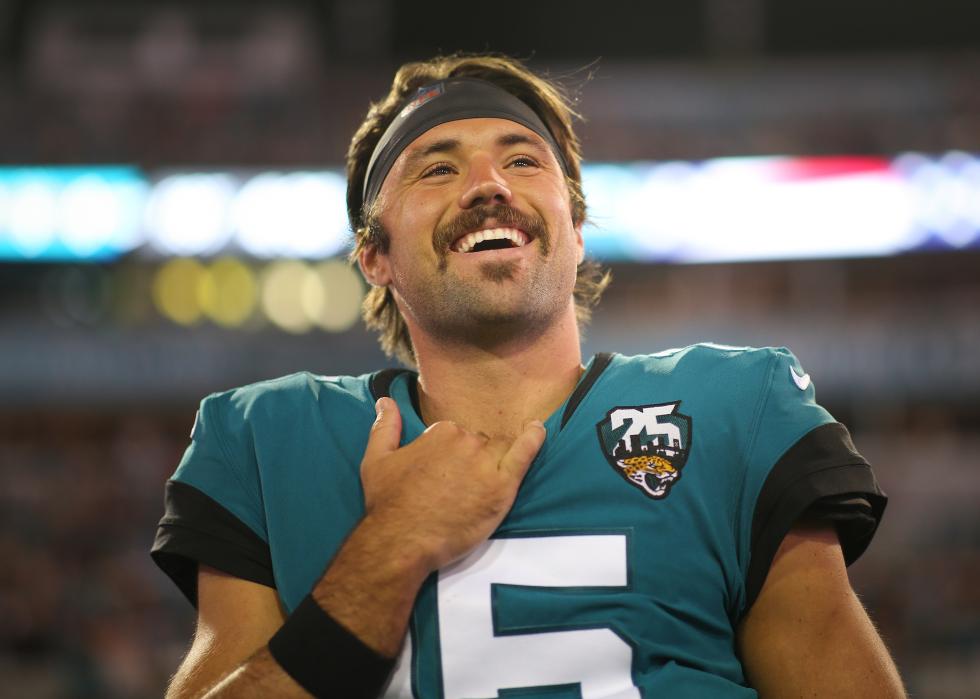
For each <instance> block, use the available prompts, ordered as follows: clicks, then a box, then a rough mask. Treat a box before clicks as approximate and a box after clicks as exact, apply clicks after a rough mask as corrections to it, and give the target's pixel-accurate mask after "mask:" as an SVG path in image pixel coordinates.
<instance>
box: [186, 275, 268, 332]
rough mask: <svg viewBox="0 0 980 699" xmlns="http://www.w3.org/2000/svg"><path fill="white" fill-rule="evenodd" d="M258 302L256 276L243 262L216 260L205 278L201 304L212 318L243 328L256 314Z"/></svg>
mask: <svg viewBox="0 0 980 699" xmlns="http://www.w3.org/2000/svg"><path fill="white" fill-rule="evenodd" d="M257 300H258V285H257V282H256V280H255V275H254V274H253V273H252V270H251V269H250V268H249V267H248V265H246V264H245V263H243V262H241V261H239V260H236V259H232V258H223V259H219V260H216V261H215V262H214V263H212V264H211V265H210V267H209V268H208V269H207V270H206V273H205V274H204V275H203V276H202V277H201V283H200V286H199V287H198V301H199V302H200V305H201V309H202V310H203V311H204V313H205V314H206V315H207V316H208V318H210V319H211V320H213V321H214V322H215V323H217V324H218V325H222V326H224V327H239V326H241V325H242V324H244V323H245V321H247V320H248V319H249V317H250V316H251V315H252V312H253V311H254V310H255V306H256V302H257Z"/></svg>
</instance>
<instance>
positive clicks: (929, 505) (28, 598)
mask: <svg viewBox="0 0 980 699" xmlns="http://www.w3.org/2000/svg"><path fill="white" fill-rule="evenodd" d="M192 419H193V408H192V406H189V407H188V409H187V410H186V411H179V412H160V411H159V410H156V411H153V412H147V413H141V412H140V411H139V410H135V411H127V412H106V413H99V414H88V413H59V412H56V411H45V412H36V413H20V414H4V415H2V416H0V464H2V465H3V468H2V469H0V558H2V560H3V561H4V566H3V568H2V573H0V618H2V619H3V620H4V622H3V623H2V624H0V676H2V677H3V678H4V679H3V684H2V686H0V696H5V697H6V696H9V697H35V698H37V699H45V698H48V697H50V698H52V699H55V698H58V699H60V698H66V699H67V698H74V697H104V698H106V699H114V698H116V697H120V698H122V697H126V698H130V697H134V698H135V697H159V696H161V695H162V693H163V692H164V689H165V687H166V684H167V680H168V677H169V676H170V674H171V673H172V672H173V671H174V670H175V669H176V667H177V665H178V663H179V662H180V659H181V657H182V655H183V653H184V652H186V649H187V647H188V645H189V643H190V639H191V635H192V633H193V623H194V613H193V610H192V608H191V606H190V605H189V604H188V603H187V601H186V600H185V599H184V598H183V597H182V596H181V595H180V593H179V592H178V591H177V589H176V587H175V586H174V585H173V584H172V583H171V582H170V580H169V579H168V578H167V577H166V576H165V575H164V574H163V573H161V572H160V571H159V570H157V569H156V567H155V566H154V564H153V563H152V561H151V560H150V557H149V555H148V551H149V548H150V545H151V543H152V539H153V535H154V530H155V527H156V522H157V520H158V519H159V517H160V516H161V514H162V508H163V502H162V494H163V484H164V481H165V480H166V478H167V477H168V476H169V475H170V474H171V473H172V471H173V469H174V468H175V466H176V464H177V462H178V460H179V458H180V454H181V453H182V450H183V449H184V447H185V446H186V443H187V434H188V431H189V428H190V425H191V422H192ZM855 442H856V443H857V445H858V447H859V449H861V451H862V452H863V453H864V454H865V455H866V456H867V457H868V458H869V460H871V461H872V463H873V464H875V466H876V470H877V474H878V477H879V479H880V481H881V485H882V487H883V489H884V490H885V491H886V492H887V493H888V494H889V496H890V503H889V506H888V511H887V512H886V515H885V518H884V521H883V524H882V526H881V528H880V529H879V532H878V535H877V538H876V540H875V542H873V544H872V546H871V547H870V549H869V550H868V552H867V553H866V554H865V556H864V557H863V558H862V559H861V560H859V561H858V562H857V563H855V564H854V566H852V568H851V576H852V580H853V582H854V585H855V588H856V589H857V591H858V593H859V594H860V596H861V597H862V599H863V601H864V603H865V605H866V606H867V607H868V609H869V611H870V613H871V616H872V617H873V619H874V620H875V621H876V623H877V624H878V626H879V627H880V629H881V631H882V635H883V637H884V638H885V639H886V642H887V643H888V644H889V646H890V647H891V650H892V652H893V653H894V655H895V657H896V659H897V662H898V664H899V667H900V668H901V671H902V673H903V676H904V678H905V680H906V682H907V683H908V686H909V689H910V690H911V692H912V695H913V696H919V697H929V698H930V699H961V698H962V699H966V698H967V697H972V696H975V689H976V687H978V686H980V670H978V668H980V663H978V662H977V661H978V660H980V512H978V511H977V509H976V502H977V501H978V499H980V472H978V471H977V469H976V463H977V460H976V456H977V454H980V437H978V436H977V435H976V433H975V432H974V433H971V432H969V431H966V430H963V429H962V426H958V425H956V424H955V423H954V422H952V421H951V419H950V416H949V415H948V414H945V413H943V412H936V411H932V412H919V413H915V412H908V413H907V414H904V415H901V416H899V417H896V418H894V419H893V420H892V421H891V425H890V426H885V427H879V428H876V429H875V430H874V431H868V432H863V433H862V432H860V431H859V432H857V433H856V434H855Z"/></svg>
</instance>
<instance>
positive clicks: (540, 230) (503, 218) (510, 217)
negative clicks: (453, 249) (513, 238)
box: [432, 204, 551, 257]
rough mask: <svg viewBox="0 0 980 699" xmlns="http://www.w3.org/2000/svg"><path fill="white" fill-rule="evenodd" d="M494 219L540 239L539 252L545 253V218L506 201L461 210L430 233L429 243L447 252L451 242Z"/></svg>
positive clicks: (502, 225)
mask: <svg viewBox="0 0 980 699" xmlns="http://www.w3.org/2000/svg"><path fill="white" fill-rule="evenodd" d="M490 219H493V220H494V221H495V225H496V226H498V227H507V228H519V229H521V230H522V231H524V232H525V233H527V234H528V236H530V237H531V239H533V240H538V241H540V246H541V253H542V254H547V253H548V248H549V247H550V242H551V241H550V238H549V234H548V228H547V226H546V225H545V222H544V219H542V218H541V217H539V216H532V215H530V214H525V213H524V212H523V211H520V210H518V209H515V208H513V207H511V206H508V205H506V204H493V205H481V206H474V207H473V208H472V209H467V210H466V211H463V212H461V213H460V214H459V215H458V216H456V217H455V218H454V219H452V220H451V221H449V222H448V223H446V224H445V225H442V226H439V227H438V228H437V229H436V231H435V233H434V234H433V236H432V246H433V247H434V248H435V251H436V253H437V254H438V255H439V256H440V257H445V256H446V255H447V254H449V248H450V246H451V245H452V244H453V243H454V242H455V241H456V239H457V238H460V237H462V236H464V235H466V234H467V233H471V232H473V231H476V230H479V229H480V228H482V227H483V225H484V224H485V223H486V222H487V221H489V220H490Z"/></svg>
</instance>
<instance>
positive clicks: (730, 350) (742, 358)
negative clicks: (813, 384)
mask: <svg viewBox="0 0 980 699" xmlns="http://www.w3.org/2000/svg"><path fill="white" fill-rule="evenodd" d="M773 355H782V356H785V357H786V358H787V359H789V360H792V354H791V353H790V351H789V350H787V349H786V348H784V347H739V346H734V345H722V344H718V343H715V342H698V343H696V344H693V345H688V346H686V347H675V348H673V349H667V350H663V351H660V352H654V353H653V354H641V355H636V356H632V357H623V360H624V361H625V362H627V363H638V364H640V365H642V366H644V367H645V368H648V369H650V370H654V371H659V372H665V371H673V370H708V369H713V370H721V371H724V370H731V371H739V372H742V371H745V370H746V369H749V368H751V367H752V366H760V367H764V366H768V365H769V362H770V361H771V359H772V357H773Z"/></svg>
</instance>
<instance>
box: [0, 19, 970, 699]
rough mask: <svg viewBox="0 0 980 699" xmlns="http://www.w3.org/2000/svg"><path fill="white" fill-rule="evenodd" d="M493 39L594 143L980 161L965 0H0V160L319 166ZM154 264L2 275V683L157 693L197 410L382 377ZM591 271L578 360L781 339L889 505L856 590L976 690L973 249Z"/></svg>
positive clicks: (915, 667)
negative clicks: (234, 320)
mask: <svg viewBox="0 0 980 699" xmlns="http://www.w3.org/2000/svg"><path fill="white" fill-rule="evenodd" d="M488 49H489V50H493V51H500V52H506V53H509V54H512V55H516V56H518V57H521V58H524V59H527V60H529V62H530V64H531V66H532V67H534V68H535V69H537V70H540V71H546V72H548V73H549V74H550V75H552V76H557V77H560V78H562V79H564V80H565V81H566V82H567V83H568V84H570V85H571V86H572V87H577V88H578V89H579V90H580V96H581V101H580V104H579V106H580V110H581V112H582V113H583V115H584V116H585V117H586V121H585V122H584V123H583V124H582V125H581V126H580V133H581V135H582V137H583V141H584V147H585V153H586V156H587V158H588V159H589V160H591V161H593V162H601V161H619V160H668V159H682V160H698V159H703V158H712V157H718V156H735V155H739V156H744V155H771V154H786V155H825V154H872V155H886V156H887V155H894V154H897V153H902V152H908V151H918V152H922V153H933V154H938V153H943V152H947V151H965V152H973V153H976V152H977V151H978V150H980V148H978V143H980V77H978V76H980V4H978V3H976V2H972V1H969V0H932V1H930V2H922V1H912V2H902V3H896V2H886V1H885V0H851V1H850V2H844V1H843V0H822V1H821V2H817V1H816V0H742V1H739V0H670V1H659V2H647V3H637V2H625V0H604V1H603V2H601V3H597V2H585V1H584V0H570V1H569V0H566V1H563V2H557V1H552V0H538V1H533V0H524V1H523V2H509V1H508V2H497V3H493V4H492V5H484V4H464V3H459V2H448V1H436V0H426V1H416V2H410V3H409V2H401V3H396V2H394V0H359V1H356V0H350V1H346V0H345V1H341V0H336V1H334V2H326V1H324V2H271V0H270V1H267V2H260V1H258V0H253V1H251V2H242V1H240V0H239V1H237V2H200V1H199V2H152V3H151V2H145V1H144V2H136V1H133V0H129V1H127V2H122V1H120V2H94V1H92V0H74V1H72V2H68V1H67V0H64V1H61V2H57V1H54V0H49V1H38V2H25V1H22V0H18V1H15V0H0V163H4V164H13V165H36V164H65V163H77V164H99V163H130V164H135V165H138V166H140V167H141V168H144V169H154V168H178V167H179V168H184V169H194V168H202V169H206V168H231V167H250V168H265V169H275V168H281V169H288V168H298V167H326V166H337V165H340V164H341V162H342V155H343V153H344V151H345V149H346V145H347V141H348V139H349V137H350V134H351V133H352V132H353V130H354V128H355V127H356V126H357V124H358V123H359V121H360V119H361V117H362V116H363V114H364V112H365V111H366V108H367V105H368V102H369V101H370V100H371V99H376V98H378V97H380V96H381V95H382V94H383V93H384V91H385V90H386V88H387V85H388V81H389V80H390V78H391V75H392V72H393V70H394V69H395V67H397V65H398V64H399V63H401V62H402V61H405V60H412V59H419V58H425V57H428V56H430V55H432V54H433V53H435V52H438V51H454V50H475V51H482V50H488ZM708 204H710V203H706V205H708ZM650 215H651V216H656V212H655V211H651V212H650ZM787 235H792V231H787ZM160 262H161V261H160V260H153V259H145V258H140V257H127V258H124V259H121V260H118V261H115V262H112V263H103V264H98V265H76V264H67V263H66V264H41V263H34V264H13V263H5V264H0V560H2V561H3V562H4V564H3V566H2V567H0V571H2V572H0V620H2V621H0V676H2V677H3V681H2V682H0V696H11V697H28V696H29V697H93V696H98V697H144V696H146V697H151V696H160V695H161V694H162V693H163V691H164V688H165V686H166V682H167V679H168V677H169V675H170V674H171V673H172V672H173V670H174V669H175V668H176V666H177V664H178V663H179V661H180V658H181V657H182V654H183V653H184V652H185V650H186V648H187V646H188V644H189V640H190V637H191V633H192V630H193V619H194V616H193V613H192V610H191V608H190V606H189V605H188V604H187V603H186V602H185V601H184V600H182V599H181V598H180V597H179V593H178V592H177V590H176V588H175V587H173V585H172V584H171V583H170V582H169V581H168V580H167V579H166V578H165V576H163V574H162V573H160V572H159V571H157V570H156V569H155V568H154V567H153V565H152V563H151V561H150V559H149V556H148V555H147V551H148V549H149V546H150V543H151V541H152V536H153V532H154V528H155V524H156V521H157V519H158V518H159V516H160V515H161V512H162V492H163V483H164V481H165V479H166V478H167V477H168V476H169V474H170V473H171V472H172V470H173V468H174V467H175V466H176V463H177V461H178V460H179V458H180V454H181V453H182V450H183V449H184V447H185V446H186V443H187V434H188V432H189V430H190V427H191V424H192V420H193V416H194V410H195V408H196V404H197V401H198V400H199V399H200V398H201V397H203V396H204V395H206V394H207V393H209V392H211V391H215V390H221V389H224V388H228V387H231V386H234V385H237V384H241V383H245V382H251V381H254V380H258V379H261V378H267V377H269V376H273V375H278V374H283V373H287V372H291V371H297V370H301V369H308V370H311V371H314V372H318V373H326V374H341V373H361V372H365V371H370V370H372V369H374V368H378V367H380V366H383V365H385V364H387V360H386V359H385V358H384V357H383V356H382V355H381V353H380V352H379V351H378V350H377V348H376V344H375V342H374V340H373V338H372V337H371V336H369V335H368V334H367V333H366V332H365V331H363V329H359V328H355V329H352V330H349V331H347V332H344V333H339V334H328V333H326V332H323V331H314V332H311V333H307V334H303V335H293V334H287V333H284V332H281V331H279V330H276V329H274V328H273V327H271V326H268V325H261V324H259V325H257V326H251V327H249V328H248V329H239V330H227V329H221V328H218V327H215V326H211V325H208V324H205V323H202V324H199V325H197V326H194V327H190V328H187V327H180V326H177V325H174V324H172V323H170V322H169V321H167V320H165V319H164V318H162V317H160V316H159V315H157V314H155V313H154V312H153V309H152V305H151V304H150V303H149V301H148V291H147V284H148V282H147V280H148V279H149V278H150V277H151V276H152V275H153V274H154V272H155V270H156V268H157V266H158V265H159V264H160ZM613 273H614V277H615V281H614V284H613V286H612V287H611V288H610V290H609V292H608V294H607V297H606V298H605V300H604V301H603V304H602V305H601V306H600V308H599V310H598V312H597V315H596V320H595V322H594V324H593V326H592V327H591V329H590V330H589V332H588V335H587V341H586V348H585V349H586V354H587V355H588V354H591V353H592V352H594V351H598V350H606V349H608V350H616V351H621V352H626V353H634V352H647V351H655V350H659V349H664V348H666V347H671V346H677V345H681V344H686V343H689V342H694V341H698V340H713V341H718V342H724V343H730V344H751V345H788V346H790V347H791V348H792V349H793V350H794V351H795V352H796V354H797V355H798V356H799V357H800V359H801V360H802V362H803V364H804V366H805V367H806V368H807V370H808V371H809V372H810V373H811V375H812V376H813V377H814V382H815V385H816V387H817V391H818V399H819V400H820V401H821V402H822V403H823V404H824V405H826V406H827V407H828V408H829V409H830V410H831V412H833V413H834V414H835V415H836V416H837V417H838V418H840V419H841V420H842V421H844V422H845V423H846V424H848V426H849V427H850V428H851V430H852V432H853V434H854V438H855V442H856V443H857V445H858V448H859V449H860V450H861V451H862V452H863V453H864V454H865V455H866V456H867V457H868V458H869V459H870V460H871V461H872V462H873V463H874V464H875V466H876V470H877V473H878V476H879V479H880V481H881V484H882V487H883V488H884V489H885V490H886V491H887V492H888V494H889V495H890V496H891V502H890V504H889V509H888V511H887V513H886V516H885V519H884V522H883V524H882V527H881V529H880V530H879V534H878V537H877V539H876V541H875V542H874V544H873V545H872V547H871V548H870V550H869V551H868V553H867V554H866V555H865V556H864V558H862V559H861V560H860V561H859V562H857V563H856V564H855V565H854V566H852V568H851V576H852V581H853V584H854V586H855V588H856V589H857V590H858V592H859V594H860V595H861V597H862V599H863V601H864V603H865V604H866V606H867V607H868V609H869V612H870V613H871V616H872V617H873V619H874V620H875V621H876V623H877V624H878V626H879V628H880V630H881V632H882V635H883V637H884V638H885V640H886V642H887V643H888V645H889V646H890V648H891V650H892V651H893V653H894V655H895V657H896V659H897V661H898V664H899V667H900V669H901V671H902V673H903V676H904V678H905V680H906V682H907V683H908V686H909V688H910V690H911V692H912V693H913V695H914V696H919V697H930V698H933V697H936V698H953V697H963V698H966V697H973V696H976V695H977V688H978V687H980V669H978V668H980V514H978V510H977V507H976V505H977V502H978V496H980V459H978V456H980V436H978V426H980V401H978V398H980V359H978V356H980V310H978V307H980V255H978V254H977V253H975V252H969V251H959V252H943V253H938V252H937V253H918V254H910V255H905V256H902V257H895V258H879V259H864V260H821V261H785V262H766V263H741V264H718V265H686V266H682V265H677V266H671V265H637V264H633V265H624V264H621V265H616V266H614V267H613ZM134 309H135V310H134Z"/></svg>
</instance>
